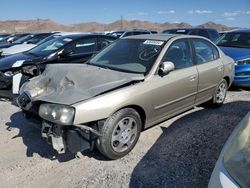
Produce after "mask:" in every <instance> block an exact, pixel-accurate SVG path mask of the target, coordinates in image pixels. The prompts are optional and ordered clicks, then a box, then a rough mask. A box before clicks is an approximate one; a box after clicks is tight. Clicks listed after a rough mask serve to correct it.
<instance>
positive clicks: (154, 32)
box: [150, 30, 158, 34]
mask: <svg viewBox="0 0 250 188" xmlns="http://www.w3.org/2000/svg"><path fill="white" fill-rule="evenodd" d="M150 33H151V34H157V33H158V32H157V31H153V30H151V31H150Z"/></svg>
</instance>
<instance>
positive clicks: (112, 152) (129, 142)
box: [97, 108, 142, 159]
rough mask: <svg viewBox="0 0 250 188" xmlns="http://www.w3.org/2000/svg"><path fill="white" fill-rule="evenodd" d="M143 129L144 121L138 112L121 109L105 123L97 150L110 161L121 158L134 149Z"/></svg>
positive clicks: (130, 109)
mask: <svg viewBox="0 0 250 188" xmlns="http://www.w3.org/2000/svg"><path fill="white" fill-rule="evenodd" d="M141 128H142V121H141V118H140V115H139V114H138V112H137V111H136V110H134V109H132V108H124V109H121V110H119V111H117V112H116V113H114V114H113V115H111V116H110V117H109V118H108V119H107V120H106V121H105V122H104V124H103V126H102V128H101V137H100V138H99V139H98V140H97V148H98V149H99V151H100V152H101V153H102V154H103V155H104V156H106V157H107V158H109V159H118V158H121V157H123V156H125V155H127V154H128V153H129V152H130V151H131V150H132V149H133V148H134V146H135V144H136V143H137V141H138V139H139V136H140V133H141Z"/></svg>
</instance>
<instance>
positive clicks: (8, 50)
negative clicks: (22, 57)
mask: <svg viewBox="0 0 250 188" xmlns="http://www.w3.org/2000/svg"><path fill="white" fill-rule="evenodd" d="M35 46H36V45H35V44H17V45H15V46H11V47H9V48H4V49H3V50H2V51H3V53H2V55H10V54H16V53H19V52H24V51H27V50H30V49H31V48H34V47H35Z"/></svg>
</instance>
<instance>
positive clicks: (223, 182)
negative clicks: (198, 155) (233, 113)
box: [208, 112, 250, 188]
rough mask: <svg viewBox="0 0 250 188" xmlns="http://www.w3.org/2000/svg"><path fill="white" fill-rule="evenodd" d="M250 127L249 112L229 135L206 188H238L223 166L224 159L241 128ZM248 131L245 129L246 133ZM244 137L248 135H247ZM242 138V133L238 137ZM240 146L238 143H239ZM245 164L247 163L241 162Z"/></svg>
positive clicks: (243, 140)
mask: <svg viewBox="0 0 250 188" xmlns="http://www.w3.org/2000/svg"><path fill="white" fill-rule="evenodd" d="M249 125H250V112H248V114H247V115H246V116H245V117H244V118H243V120H242V121H241V122H240V123H239V124H238V125H237V126H236V127H235V129H234V130H233V132H232V133H231V135H230V137H229V138H228V140H227V141H226V143H225V144H224V146H223V149H222V151H221V153H220V156H219V158H218V160H217V162H216V165H215V167H214V170H213V172H212V175H211V177H210V181H209V184H208V188H227V187H235V188H236V187H237V188H238V187H240V185H239V184H238V182H236V181H235V178H234V177H232V176H231V175H230V173H229V172H228V171H227V169H226V167H225V165H224V157H225V154H226V151H227V150H228V149H229V147H231V145H232V144H233V141H234V139H236V138H239V132H240V130H241V129H242V127H246V126H248V127H249ZM248 130H249V129H246V131H248ZM245 135H249V134H248V133H247V134H245ZM240 136H242V137H243V136H244V132H243V133H242V134H241V135H240ZM246 139H247V138H245V139H242V140H241V141H242V145H243V144H246V143H245V140H246ZM239 144H240V143H239ZM243 159H244V158H237V163H238V161H242V160H243ZM243 163H244V164H246V163H247V162H243Z"/></svg>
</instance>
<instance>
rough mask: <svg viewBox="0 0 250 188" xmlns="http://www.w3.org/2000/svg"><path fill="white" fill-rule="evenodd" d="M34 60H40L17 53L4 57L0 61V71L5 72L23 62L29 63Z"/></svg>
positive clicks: (26, 54)
mask: <svg viewBox="0 0 250 188" xmlns="http://www.w3.org/2000/svg"><path fill="white" fill-rule="evenodd" d="M35 59H41V57H39V58H38V57H35V56H33V55H31V54H28V53H18V54H14V55H11V56H6V57H3V58H1V59H0V70H7V69H10V68H11V67H14V66H15V67H19V66H21V65H22V64H23V63H24V62H27V61H28V62H30V61H33V60H35Z"/></svg>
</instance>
